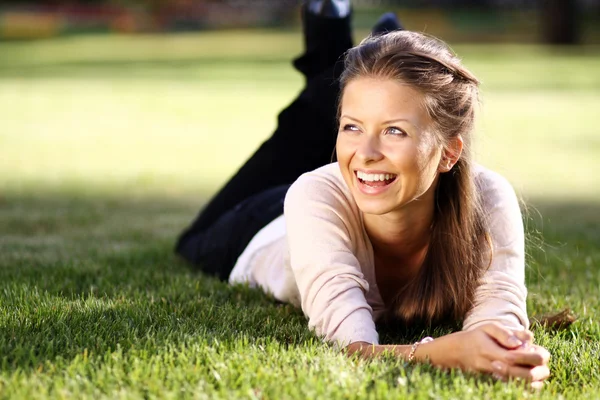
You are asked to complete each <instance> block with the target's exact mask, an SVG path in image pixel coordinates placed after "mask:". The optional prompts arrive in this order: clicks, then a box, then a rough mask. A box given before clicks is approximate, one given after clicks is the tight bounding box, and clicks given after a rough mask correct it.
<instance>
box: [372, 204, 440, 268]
mask: <svg viewBox="0 0 600 400" xmlns="http://www.w3.org/2000/svg"><path fill="white" fill-rule="evenodd" d="M433 214H434V204H433V201H431V202H428V201H423V202H413V203H412V204H411V207H405V208H404V209H402V210H398V211H396V212H394V213H388V214H385V215H373V214H364V223H365V229H366V231H367V234H368V235H369V239H370V240H371V243H372V245H373V250H374V251H375V252H376V255H377V256H379V257H380V258H386V259H396V260H411V259H414V258H415V257H418V256H419V255H421V254H423V252H424V251H425V250H426V248H427V247H428V245H429V239H430V236H431V225H432V223H433Z"/></svg>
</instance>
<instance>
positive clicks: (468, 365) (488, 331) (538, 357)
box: [346, 323, 550, 387]
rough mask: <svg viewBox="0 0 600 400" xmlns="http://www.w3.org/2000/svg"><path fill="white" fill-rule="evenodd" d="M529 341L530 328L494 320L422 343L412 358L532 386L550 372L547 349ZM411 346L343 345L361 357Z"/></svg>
mask: <svg viewBox="0 0 600 400" xmlns="http://www.w3.org/2000/svg"><path fill="white" fill-rule="evenodd" d="M532 341H533V334H532V333H531V332H530V331H513V330H511V329H509V328H506V327H504V326H502V325H500V324H498V323H488V324H485V325H482V326H479V327H477V328H475V329H472V330H469V331H461V332H456V333H452V334H450V335H446V336H442V337H439V338H437V339H435V340H434V341H432V342H427V343H423V344H421V345H419V346H418V347H417V349H416V351H415V352H414V358H415V360H418V361H424V362H430V363H431V364H433V365H435V366H438V367H442V368H460V369H462V370H463V371H471V372H481V373H487V374H491V375H494V376H496V377H497V378H498V379H501V380H504V381H506V380H509V379H524V380H526V381H528V382H531V383H532V386H533V387H540V386H541V385H542V384H543V380H545V379H546V378H548V376H549V375H550V370H549V369H548V360H549V358H550V353H548V351H547V350H546V349H544V348H543V347H541V346H536V345H532V344H531V342H532ZM411 347H412V346H411V345H372V344H369V343H364V342H355V343H352V344H350V345H348V346H347V347H346V349H347V350H348V353H349V354H355V353H359V354H360V355H361V356H363V357H374V356H378V355H380V354H383V353H387V352H392V353H394V354H397V355H398V356H400V357H404V358H407V357H408V355H409V354H410V351H411Z"/></svg>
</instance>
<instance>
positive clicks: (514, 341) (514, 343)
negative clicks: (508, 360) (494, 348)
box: [508, 336, 523, 347]
mask: <svg viewBox="0 0 600 400" xmlns="http://www.w3.org/2000/svg"><path fill="white" fill-rule="evenodd" d="M508 344H509V345H510V346H513V347H517V346H520V345H522V344H523V342H521V341H520V340H519V339H517V337H516V336H511V337H509V338H508Z"/></svg>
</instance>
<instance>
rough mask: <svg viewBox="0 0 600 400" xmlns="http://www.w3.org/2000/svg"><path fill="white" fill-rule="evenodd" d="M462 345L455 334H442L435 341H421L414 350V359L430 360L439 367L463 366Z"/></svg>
mask: <svg viewBox="0 0 600 400" xmlns="http://www.w3.org/2000/svg"><path fill="white" fill-rule="evenodd" d="M459 349H460V345H459V343H458V342H457V340H456V337H455V336H454V334H450V335H446V336H441V337H439V338H436V339H435V340H433V341H430V342H426V343H421V344H420V345H419V346H418V347H417V348H416V350H415V352H414V360H416V361H420V362H429V363H431V364H432V365H435V366H437V367H444V368H454V367H459V368H462V363H461V357H460V354H459V352H460V350H459Z"/></svg>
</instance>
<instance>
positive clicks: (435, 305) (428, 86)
mask: <svg viewBox="0 0 600 400" xmlns="http://www.w3.org/2000/svg"><path fill="white" fill-rule="evenodd" d="M362 77H374V78H382V79H392V80H396V81H399V82H401V83H403V84H406V85H408V86H410V87H412V88H413V89H416V90H417V91H419V92H420V93H421V94H422V95H423V96H424V104H423V106H424V107H425V109H426V110H427V113H428V114H429V116H430V118H431V120H432V121H433V131H434V132H435V137H436V140H437V141H438V143H439V144H440V145H441V146H442V147H445V146H447V145H448V142H449V140H450V139H452V138H454V137H457V136H458V135H460V136H461V137H462V139H463V143H464V146H463V151H462V154H461V157H460V158H459V160H458V162H457V163H456V164H455V165H454V166H453V167H452V169H451V170H450V171H449V172H447V173H442V174H440V177H439V179H438V186H437V187H436V196H435V213H434V221H433V226H432V231H431V238H430V242H429V247H428V250H427V255H426V256H425V260H424V263H423V265H422V267H421V269H420V270H419V273H418V275H417V276H416V277H415V278H414V280H412V281H411V282H408V283H407V284H406V285H405V286H404V287H402V288H400V289H399V291H398V293H397V294H396V296H395V298H394V300H393V303H392V304H391V305H389V307H388V315H387V317H388V318H387V320H388V321H395V322H397V323H400V324H401V325H404V326H414V325H429V326H431V325H434V324H439V323H456V322H458V321H461V320H462V319H464V317H465V315H466V313H467V312H468V311H469V310H470V309H471V307H472V306H473V301H474V295H475V289H476V288H477V286H479V284H480V279H481V276H482V274H483V272H484V271H485V269H486V267H487V266H488V265H489V262H490V261H491V259H490V258H489V256H490V255H491V252H488V250H489V251H491V243H490V240H489V235H488V233H487V225H486V221H485V216H484V213H483V210H482V207H481V199H480V195H479V191H478V188H477V185H476V183H475V179H474V176H473V171H472V154H471V132H472V130H473V127H474V122H475V114H476V108H477V106H478V104H479V89H478V86H479V82H478V80H477V78H475V76H474V75H473V74H472V73H471V72H469V71H468V70H467V69H466V68H465V67H463V66H462V65H461V62H460V60H459V59H458V58H457V57H456V56H455V55H454V54H453V53H452V51H451V50H450V49H449V48H448V46H447V45H446V44H445V43H443V42H442V41H440V40H438V39H436V38H433V37H430V36H427V35H424V34H420V33H416V32H409V31H396V32H391V33H388V34H385V35H382V36H375V37H370V38H367V39H365V40H363V42H362V43H361V44H360V45H358V46H357V47H354V48H352V49H350V50H349V51H348V52H347V53H346V57H345V68H344V72H343V73H342V76H341V78H340V83H341V89H342V90H341V93H342V94H343V92H344V90H345V88H346V86H347V85H348V83H349V82H351V81H352V80H354V79H357V78H362ZM340 99H341V97H340ZM340 107H341V101H340ZM338 113H339V110H338ZM486 261H487V262H486Z"/></svg>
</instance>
